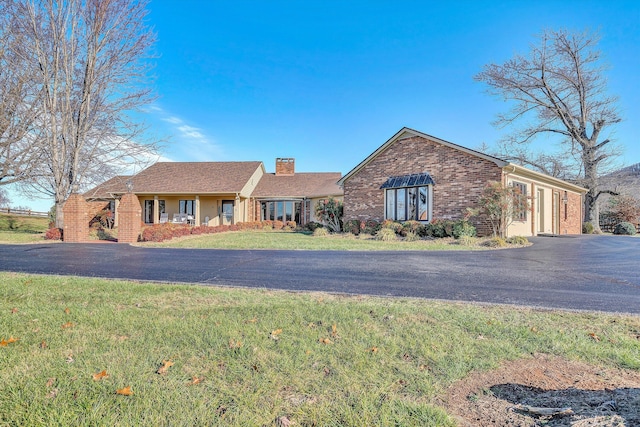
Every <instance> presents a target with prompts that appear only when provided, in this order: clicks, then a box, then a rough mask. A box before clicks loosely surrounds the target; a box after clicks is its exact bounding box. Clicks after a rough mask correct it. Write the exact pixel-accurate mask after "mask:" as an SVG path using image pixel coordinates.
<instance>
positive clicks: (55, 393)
mask: <svg viewBox="0 0 640 427" xmlns="http://www.w3.org/2000/svg"><path fill="white" fill-rule="evenodd" d="M57 395H58V389H57V388H54V389H53V390H51V391H50V392H49V393H48V394H47V399H53V398H54V397H56V396H57Z"/></svg>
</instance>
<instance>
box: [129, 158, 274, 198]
mask: <svg viewBox="0 0 640 427" xmlns="http://www.w3.org/2000/svg"><path fill="white" fill-rule="evenodd" d="M260 167H262V162H158V163H156V164H154V165H152V166H149V167H148V168H147V169H145V170H143V171H141V172H140V173H139V174H137V175H135V176H134V177H133V192H134V193H136V194H140V193H184V194H191V193H193V194H196V193H199V194H207V193H238V192H240V191H241V190H242V188H243V187H244V186H245V185H246V184H247V183H248V182H249V181H250V179H251V176H252V175H253V174H254V173H255V172H256V170H257V169H258V168H260Z"/></svg>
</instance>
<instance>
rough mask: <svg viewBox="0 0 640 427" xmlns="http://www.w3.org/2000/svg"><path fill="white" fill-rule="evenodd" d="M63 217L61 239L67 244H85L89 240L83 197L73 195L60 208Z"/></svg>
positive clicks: (86, 208)
mask: <svg viewBox="0 0 640 427" xmlns="http://www.w3.org/2000/svg"><path fill="white" fill-rule="evenodd" d="M62 212H63V215H64V235H63V239H64V241H65V242H67V243H78V242H86V241H88V240H89V212H88V205H87V202H86V201H85V199H84V197H82V196H81V195H80V194H77V193H73V194H71V195H70V196H69V198H68V199H67V201H66V202H65V203H64V206H63V208H62Z"/></svg>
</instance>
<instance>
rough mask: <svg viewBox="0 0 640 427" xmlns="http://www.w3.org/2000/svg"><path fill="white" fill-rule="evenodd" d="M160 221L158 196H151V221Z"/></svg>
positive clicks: (156, 222) (155, 222)
mask: <svg viewBox="0 0 640 427" xmlns="http://www.w3.org/2000/svg"><path fill="white" fill-rule="evenodd" d="M159 222H160V203H159V202H158V196H153V223H154V224H158V223H159Z"/></svg>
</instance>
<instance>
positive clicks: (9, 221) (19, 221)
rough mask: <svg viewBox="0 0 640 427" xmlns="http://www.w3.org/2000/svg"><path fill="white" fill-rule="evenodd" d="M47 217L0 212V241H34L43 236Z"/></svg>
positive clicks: (47, 221)
mask: <svg viewBox="0 0 640 427" xmlns="http://www.w3.org/2000/svg"><path fill="white" fill-rule="evenodd" d="M48 225H49V219H48V218H43V217H35V216H21V215H11V214H4V213H2V214H0V243H35V242H39V241H41V240H42V239H43V238H44V233H45V232H46V231H47V227H48Z"/></svg>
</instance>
